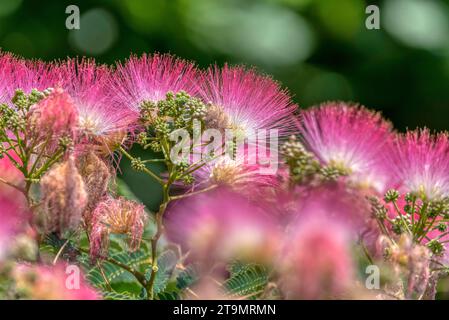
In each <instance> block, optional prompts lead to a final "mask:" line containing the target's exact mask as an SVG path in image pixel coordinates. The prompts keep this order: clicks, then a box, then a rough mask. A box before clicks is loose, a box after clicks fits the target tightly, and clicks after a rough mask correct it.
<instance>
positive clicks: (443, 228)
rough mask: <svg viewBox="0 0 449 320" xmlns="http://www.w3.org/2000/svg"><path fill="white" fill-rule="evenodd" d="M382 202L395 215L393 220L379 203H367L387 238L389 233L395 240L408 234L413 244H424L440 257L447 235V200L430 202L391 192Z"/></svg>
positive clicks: (374, 199)
mask: <svg viewBox="0 0 449 320" xmlns="http://www.w3.org/2000/svg"><path fill="white" fill-rule="evenodd" d="M383 200H384V203H385V204H387V205H389V206H390V210H391V211H392V213H394V215H395V216H394V217H393V218H391V217H389V216H388V214H387V213H388V212H389V211H388V209H387V208H386V206H385V205H383V204H382V203H381V202H380V200H378V199H377V198H371V199H370V201H371V206H372V213H373V216H374V217H375V218H376V219H377V220H378V221H379V222H380V225H381V229H382V230H383V231H384V233H385V234H387V235H388V229H390V230H391V231H392V232H393V233H394V234H395V235H397V236H399V235H402V234H408V235H409V236H410V237H411V238H412V239H413V241H414V242H415V243H418V244H426V246H427V247H428V248H429V249H430V251H431V252H432V253H433V254H434V255H441V254H443V252H444V242H447V241H446V240H445V239H444V238H445V236H447V235H448V233H447V228H448V226H447V223H448V221H449V198H442V199H436V200H432V201H431V200H428V199H424V198H422V197H420V196H418V195H416V194H412V193H406V194H405V195H401V194H400V193H399V192H398V191H397V190H394V189H391V190H388V191H387V192H386V193H385V195H384V199H383ZM399 200H401V201H399ZM434 231H437V232H434ZM431 232H432V236H430V233H431Z"/></svg>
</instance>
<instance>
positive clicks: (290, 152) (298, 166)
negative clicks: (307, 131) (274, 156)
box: [281, 135, 322, 183]
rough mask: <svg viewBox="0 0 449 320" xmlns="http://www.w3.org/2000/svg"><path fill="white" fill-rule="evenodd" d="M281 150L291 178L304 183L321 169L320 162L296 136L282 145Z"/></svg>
mask: <svg viewBox="0 0 449 320" xmlns="http://www.w3.org/2000/svg"><path fill="white" fill-rule="evenodd" d="M281 152H282V154H283V156H284V158H285V163H286V164H287V166H288V168H289V171H290V178H291V179H292V180H293V181H294V182H296V183H302V182H304V181H306V180H307V179H309V178H311V177H312V176H314V175H315V174H317V173H318V172H320V171H321V169H322V168H321V165H320V163H319V162H318V161H317V160H316V159H315V157H314V156H313V154H311V153H310V152H308V151H307V150H306V149H305V148H304V146H303V145H302V143H301V142H299V141H298V139H297V138H296V136H294V135H292V136H291V137H290V138H289V140H288V141H287V142H285V143H284V144H283V145H282V148H281Z"/></svg>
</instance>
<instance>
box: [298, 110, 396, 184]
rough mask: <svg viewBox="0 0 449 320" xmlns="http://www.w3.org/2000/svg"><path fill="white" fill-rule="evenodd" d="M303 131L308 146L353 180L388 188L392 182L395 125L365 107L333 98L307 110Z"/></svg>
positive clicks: (322, 160) (320, 159)
mask: <svg viewBox="0 0 449 320" xmlns="http://www.w3.org/2000/svg"><path fill="white" fill-rule="evenodd" d="M299 131H300V134H301V136H302V139H303V142H304V144H305V147H306V148H307V149H309V150H310V151H311V152H313V153H314V155H315V156H316V157H317V158H318V159H319V161H320V162H321V163H323V164H324V165H327V166H331V167H334V168H336V169H339V170H341V171H342V172H344V173H346V174H348V176H349V180H350V181H352V182H354V183H355V184H357V185H359V186H366V187H370V188H373V189H375V190H376V191H378V192H384V191H386V189H387V188H388V185H389V183H391V176H390V172H389V170H388V169H387V166H386V160H385V153H387V152H388V146H389V143H388V142H389V141H390V140H391V137H392V133H391V131H392V126H391V124H390V123H389V122H387V121H385V120H384V119H383V118H382V116H381V115H380V114H379V113H375V112H372V111H370V110H368V109H366V108H364V107H361V106H360V107H359V106H354V105H348V104H345V103H339V102H329V103H325V104H322V105H320V106H318V107H314V108H311V109H309V110H305V111H303V112H302V114H301V120H300V123H299Z"/></svg>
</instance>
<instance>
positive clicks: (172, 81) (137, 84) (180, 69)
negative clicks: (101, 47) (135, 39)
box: [111, 54, 198, 112]
mask: <svg viewBox="0 0 449 320" xmlns="http://www.w3.org/2000/svg"><path fill="white" fill-rule="evenodd" d="M197 73H198V72H197V70H196V68H195V65H194V64H193V63H190V62H188V61H185V60H182V59H178V58H175V57H174V56H171V55H168V54H165V55H160V54H154V55H147V54H144V55H142V56H141V57H137V56H132V57H130V58H129V59H128V60H127V61H126V63H124V64H121V63H118V65H117V70H116V72H115V74H114V78H113V79H112V83H111V87H112V91H113V92H114V101H115V103H116V104H118V105H121V106H125V107H127V108H130V109H132V110H135V111H136V112H139V110H140V106H141V104H142V103H143V102H144V101H150V102H153V103H157V102H158V101H160V100H163V99H165V97H166V94H167V93H168V92H169V91H171V92H174V93H177V92H179V91H185V92H187V93H188V94H190V95H191V96H194V95H195V94H196V87H195V80H196V77H197Z"/></svg>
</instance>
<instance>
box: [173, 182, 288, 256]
mask: <svg viewBox="0 0 449 320" xmlns="http://www.w3.org/2000/svg"><path fill="white" fill-rule="evenodd" d="M166 227H167V236H168V237H169V238H170V239H171V240H172V241H173V242H176V243H179V244H181V245H182V247H183V248H184V249H185V250H187V251H190V252H191V254H192V255H193V256H195V257H197V258H199V259H201V260H202V261H205V262H206V263H208V264H210V265H212V264H213V263H214V262H218V261H230V260H232V259H243V260H247V261H252V262H254V261H259V262H261V261H265V262H266V261H270V260H269V259H270V257H271V256H272V255H273V254H274V252H275V251H276V249H277V247H278V244H279V238H280V233H279V230H278V228H277V225H276V222H275V221H274V219H273V217H272V216H271V215H270V214H269V212H267V210H265V209H263V208H261V207H257V206H255V205H253V204H251V203H250V202H249V201H248V200H247V199H246V198H244V197H241V196H239V195H237V194H235V193H232V192H229V191H227V190H226V189H223V188H222V189H219V190H216V191H214V192H213V193H209V194H202V195H198V196H194V197H191V198H189V199H186V200H184V201H181V202H178V203H175V204H174V205H173V207H172V208H171V209H170V211H169V212H168V216H167V224H166Z"/></svg>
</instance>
